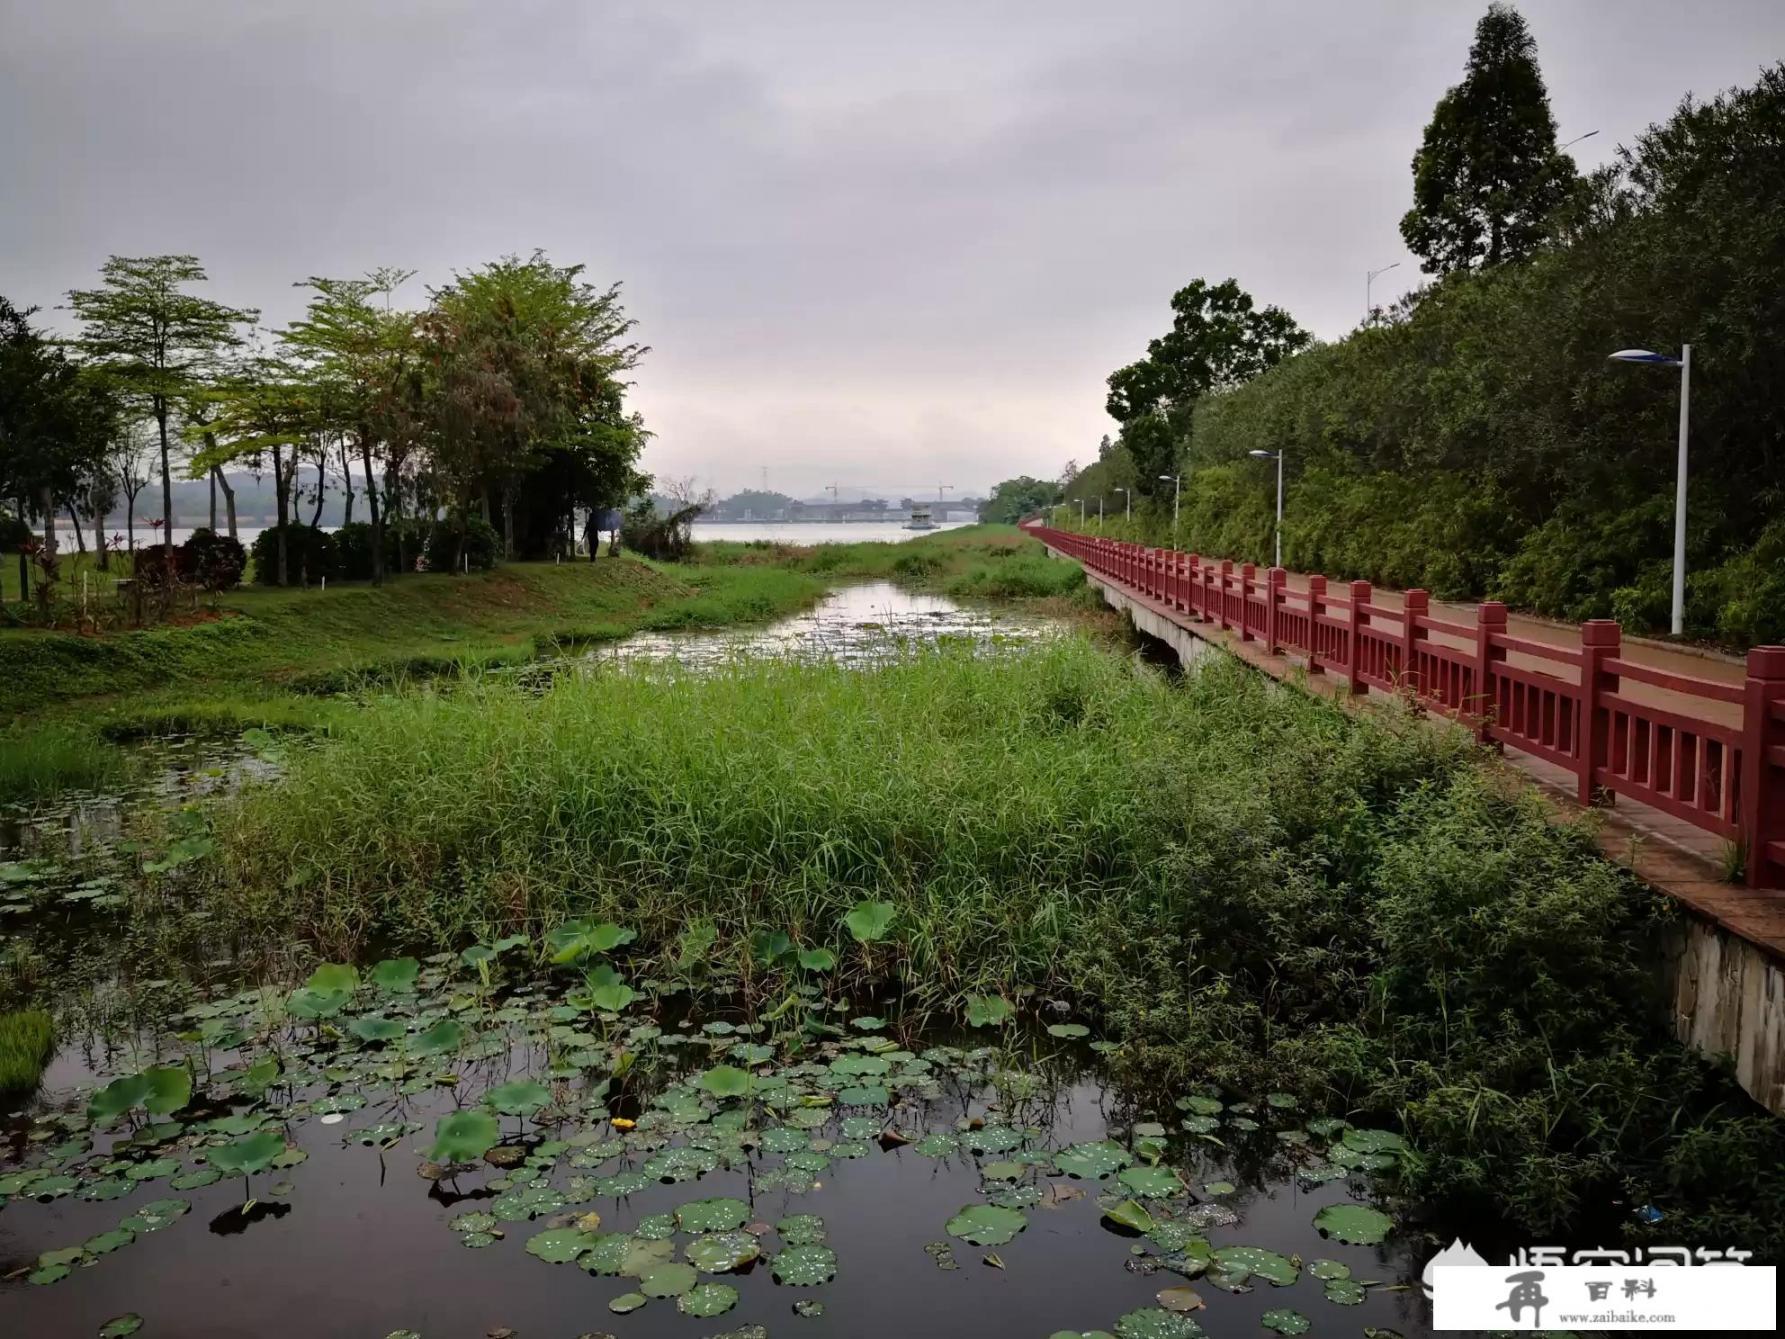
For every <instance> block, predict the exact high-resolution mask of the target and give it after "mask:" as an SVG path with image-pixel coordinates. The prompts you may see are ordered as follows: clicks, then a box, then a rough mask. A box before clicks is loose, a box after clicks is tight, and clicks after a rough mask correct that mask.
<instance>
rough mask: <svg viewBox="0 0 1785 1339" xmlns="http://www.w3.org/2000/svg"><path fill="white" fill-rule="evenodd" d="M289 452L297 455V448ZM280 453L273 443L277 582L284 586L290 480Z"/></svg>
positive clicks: (285, 581)
mask: <svg viewBox="0 0 1785 1339" xmlns="http://www.w3.org/2000/svg"><path fill="white" fill-rule="evenodd" d="M291 453H292V455H293V456H295V455H297V448H296V447H293V448H292V449H291ZM281 454H282V453H281V450H280V448H279V446H278V445H277V443H275V444H274V446H273V503H274V506H275V507H277V509H278V525H279V529H278V532H277V533H278V536H279V543H278V545H277V548H278V550H279V584H280V585H281V586H285V585H289V584H290V582H289V581H288V580H287V575H288V573H289V570H290V569H289V566H288V564H287V562H286V554H285V547H286V535H285V518H286V515H287V514H288V511H289V509H288V507H287V506H286V490H287V488H288V487H289V486H290V480H289V479H288V478H287V477H286V474H285V465H284V462H283V461H282V460H281V458H280V457H281Z"/></svg>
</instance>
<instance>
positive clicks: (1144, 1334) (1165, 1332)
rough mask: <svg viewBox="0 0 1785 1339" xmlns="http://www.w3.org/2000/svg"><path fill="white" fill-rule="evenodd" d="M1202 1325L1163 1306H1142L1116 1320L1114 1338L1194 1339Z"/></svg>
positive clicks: (1200, 1331)
mask: <svg viewBox="0 0 1785 1339" xmlns="http://www.w3.org/2000/svg"><path fill="white" fill-rule="evenodd" d="M1201 1333H1202V1327H1201V1326H1200V1325H1198V1324H1197V1323H1196V1322H1195V1321H1193V1320H1191V1319H1190V1318H1189V1317H1188V1316H1179V1315H1174V1314H1173V1313H1172V1312H1170V1311H1167V1310H1165V1309H1164V1308H1163V1307H1156V1306H1149V1307H1142V1308H1141V1309H1140V1310H1139V1311H1130V1312H1129V1313H1128V1314H1127V1315H1126V1316H1123V1317H1122V1318H1121V1319H1120V1320H1118V1321H1117V1322H1116V1339H1196V1336H1198V1335H1200V1334H1201Z"/></svg>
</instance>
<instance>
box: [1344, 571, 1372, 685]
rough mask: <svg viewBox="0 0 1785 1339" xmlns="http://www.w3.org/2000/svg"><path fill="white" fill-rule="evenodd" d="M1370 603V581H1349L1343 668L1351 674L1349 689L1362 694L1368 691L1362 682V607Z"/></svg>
mask: <svg viewBox="0 0 1785 1339" xmlns="http://www.w3.org/2000/svg"><path fill="white" fill-rule="evenodd" d="M1369 603H1370V583H1369V582H1367V581H1353V582H1352V583H1351V607H1350V610H1349V619H1350V635H1349V636H1348V637H1347V638H1346V639H1345V640H1346V643H1347V645H1346V647H1345V653H1346V654H1345V669H1346V671H1347V673H1349V674H1350V676H1351V691H1352V692H1353V693H1357V694H1363V693H1367V692H1369V691H1370V686H1369V685H1368V684H1367V683H1365V682H1364V638H1363V626H1364V607H1365V606H1366V605H1368V604H1369Z"/></svg>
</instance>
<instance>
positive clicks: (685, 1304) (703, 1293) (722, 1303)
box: [676, 1283, 738, 1318]
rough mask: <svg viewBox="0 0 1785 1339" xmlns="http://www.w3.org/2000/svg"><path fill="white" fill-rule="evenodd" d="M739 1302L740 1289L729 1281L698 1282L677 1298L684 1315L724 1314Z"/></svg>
mask: <svg viewBox="0 0 1785 1339" xmlns="http://www.w3.org/2000/svg"><path fill="white" fill-rule="evenodd" d="M737 1304H738V1290H737V1289H736V1288H734V1287H732V1286H731V1285H730V1284H728V1283H697V1284H695V1285H694V1286H693V1287H692V1288H690V1289H689V1290H688V1291H687V1292H685V1293H683V1294H682V1295H681V1296H680V1297H678V1298H676V1310H677V1311H680V1312H681V1313H682V1314H683V1315H684V1316H700V1317H703V1318H704V1317H707V1316H722V1315H724V1314H725V1313H726V1312H727V1311H730V1310H731V1309H732V1308H733V1307H734V1306H736V1305H737Z"/></svg>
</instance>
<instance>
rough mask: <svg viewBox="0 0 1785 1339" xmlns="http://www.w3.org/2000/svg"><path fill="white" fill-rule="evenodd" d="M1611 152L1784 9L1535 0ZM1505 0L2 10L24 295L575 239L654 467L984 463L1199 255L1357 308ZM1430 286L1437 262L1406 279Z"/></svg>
mask: <svg viewBox="0 0 1785 1339" xmlns="http://www.w3.org/2000/svg"><path fill="white" fill-rule="evenodd" d="M1524 8H1525V11H1526V14H1527V16H1528V17H1529V19H1530V21H1531V23H1532V26H1533V29H1534V30H1535V32H1536V34H1537V38H1538V42H1539V44H1540V47H1541V50H1542V54H1543V61H1544V68H1545V73H1546V75H1547V76H1548V79H1549V84H1550V90H1551V96H1552V101H1553V103H1554V106H1555V110H1556V115H1557V120H1558V122H1559V124H1560V125H1561V127H1562V131H1563V136H1564V138H1567V137H1570V136H1573V135H1577V134H1581V133H1584V132H1585V131H1587V130H1592V129H1598V130H1599V131H1600V132H1601V133H1600V134H1599V135H1598V136H1597V137H1596V138H1594V139H1592V140H1589V141H1587V142H1586V143H1585V144H1583V145H1581V146H1579V149H1578V150H1577V152H1579V153H1580V154H1581V156H1582V161H1583V163H1592V162H1596V161H1600V160H1602V159H1603V158H1605V157H1608V156H1609V155H1610V154H1611V152H1612V151H1613V150H1614V149H1615V147H1616V145H1617V144H1618V143H1619V142H1620V141H1628V140H1629V139H1631V138H1632V137H1633V136H1634V135H1636V134H1637V133H1638V132H1640V130H1641V129H1642V128H1643V127H1644V126H1645V125H1647V124H1648V123H1649V122H1651V121H1653V120H1656V119H1658V118H1661V117H1663V116H1665V115H1667V114H1668V112H1669V111H1671V109H1672V108H1673V106H1674V105H1675V104H1676V103H1677V101H1678V100H1679V98H1680V97H1681V96H1682V95H1684V94H1685V93H1686V92H1687V91H1688V90H1692V91H1696V92H1698V93H1700V94H1708V93H1711V92H1714V91H1716V90H1717V89H1719V88H1722V87H1726V86H1729V85H1731V84H1735V83H1740V82H1744V81H1747V80H1749V79H1751V78H1752V77H1753V75H1754V73H1755V71H1756V70H1757V69H1758V68H1759V66H1760V65H1762V64H1763V63H1766V62H1768V61H1772V60H1776V59H1778V58H1779V57H1780V56H1781V55H1785V9H1781V7H1780V6H1778V5H1777V4H1776V3H1771V2H1770V0H1751V2H1750V0H1726V2H1725V3H1718V4H1712V5H1707V6H1704V7H1701V8H1700V9H1699V10H1695V11H1694V12H1693V21H1692V22H1691V23H1690V24H1682V23H1681V22H1680V21H1679V10H1678V7H1677V5H1675V4H1664V3H1659V2H1658V0H1624V2H1623V3H1612V2H1610V0H1541V2H1533V3H1528V4H1526V5H1525V6H1524ZM1479 9H1480V6H1479V5H1476V4H1474V3H1470V4H1421V3H1409V2H1406V0H1402V2H1400V3H1396V2H1394V0H1375V2H1372V3H1354V4H1349V5H1343V6H1336V5H1313V4H1309V3H1306V2H1305V0H1302V2H1301V3H1284V2H1282V0H1267V2H1265V3H1248V4H1244V5H1236V4H1231V3H1198V4H1189V3H1182V0H1178V2H1176V3H1173V2H1171V0H1156V2H1151V3H1140V2H1138V0H1137V2H1136V3H1117V4H1112V5H1104V6H1091V5H1085V4H1082V3H1071V4H1067V3H1032V2H1025V3H1001V2H1000V3H977V4H965V5H963V4H959V3H956V4H947V5H944V4H933V3H910V2H908V3H905V4H901V5H896V6H887V5H881V6H867V5H862V4H854V3H839V2H838V0H802V2H787V3H777V4H766V3H726V4H721V3H704V4H702V3H694V4H682V5H676V6H654V5H646V4H643V3H630V4H620V3H583V2H579V0H522V2H520V3H515V2H514V0H510V2H509V3H503V4H488V3H470V2H469V0H445V2H442V0H428V2H426V3H423V2H422V0H390V2H388V3H366V2H364V0H360V2H358V3H349V2H346V0H310V3H301V4H300V3H282V2H280V3H275V2H274V0H256V3H251V4H244V3H240V0H235V2H234V3H229V2H226V0H215V2H211V0H156V3H154V4H150V5H144V4H140V3H101V2H100V0H34V2H31V3H26V2H24V0H0V128H3V130H0V189H3V190H4V192H5V197H6V208H5V210H4V212H3V213H0V292H4V293H6V294H7V295H8V296H10V297H12V298H14V299H15V300H17V301H27V302H38V303H43V304H45V305H46V306H47V305H51V304H53V303H54V302H55V301H56V300H58V298H59V295H60V293H61V292H62V291H63V290H64V289H67V288H69V287H71V286H74V285H76V284H82V283H86V282H88V281H89V279H90V278H91V276H92V274H93V272H94V270H95V269H96V268H97V266H98V264H99V262H100V261H101V260H103V259H104V257H105V256H106V255H107V254H109V253H111V252H122V253H126V254H141V253H147V252H152V251H160V250H181V251H192V252H195V253H196V254H198V255H200V256H201V257H202V258H203V259H204V260H205V262H206V263H207V265H208V266H209V267H210V270H211V273H212V275H213V278H214V280H215V285H214V286H215V289H216V291H217V294H218V295H219V296H222V297H225V298H227V299H229V300H232V301H238V302H243V303H251V304H254V305H258V306H261V307H262V308H264V309H265V310H266V312H267V314H268V317H269V319H271V320H274V321H278V320H283V319H286V318H288V317H289V316H291V315H293V314H294V313H295V310H296V307H297V301H298V299H297V296H296V294H295V293H294V292H293V290H292V289H291V288H290V284H291V282H292V281H293V280H296V279H300V278H302V277H303V276H305V275H308V274H313V273H324V274H347V273H355V272H358V271H360V270H363V269H366V268H369V267H371V266H374V265H378V264H387V263H400V264H404V265H408V266H412V267H414V268H416V269H418V270H419V271H420V272H421V273H420V277H419V278H418V280H417V281H416V292H415V297H416V300H418V301H419V300H420V299H421V297H422V285H423V284H425V283H428V282H435V283H438V282H440V281H442V280H444V279H445V278H446V277H447V276H448V275H449V274H450V272H451V271H452V270H453V269H454V268H464V267H467V266H470V265H474V264H477V263H479V262H480V261H483V260H485V259H488V258H491V257H493V256H495V255H499V254H502V253H506V252H514V251H518V252H525V251H528V250H530V249H532V248H533V247H536V246H538V247H544V248H546V249H547V250H548V251H549V252H550V253H551V254H552V255H553V257H554V258H556V259H558V260H560V261H567V260H577V261H582V262H585V263H587V264H588V266H589V268H590V270H591V272H592V273H593V274H594V275H596V276H597V277H600V278H603V279H607V278H618V279H622V280H624V281H625V282H626V285H627V291H628V294H629V301H630V305H631V307H632V309H633V311H634V313H635V314H636V315H637V316H638V317H639V319H640V322H641V334H642V335H643V337H644V338H645V339H646V340H647V341H648V342H649V343H650V344H651V345H652V346H653V347H654V352H653V353H652V355H651V357H650V358H649V360H648V361H647V363H646V365H645V366H644V367H643V368H642V369H641V370H640V373H639V378H638V387H637V391H636V400H637V403H638V404H639V406H640V407H641V408H642V409H643V410H644V412H645V414H646V416H647V418H648V420H649V422H650V424H651V426H652V427H653V428H654V429H655V430H656V431H657V432H658V434H659V437H658V440H657V441H656V442H655V443H654V444H653V446H652V448H651V450H650V452H649V455H648V457H647V460H646V464H647V466H648V467H649V468H652V469H654V470H657V471H658V472H660V473H662V474H665V475H677V476H680V475H686V474H698V475H700V476H702V479H703V481H704V482H710V483H712V484H714V485H716V486H718V487H720V488H721V489H725V490H729V489H731V488H735V487H738V486H741V485H743V484H745V483H754V482H756V480H757V477H758V469H759V467H762V466H767V467H768V468H769V471H770V481H771V483H772V484H774V485H776V486H779V487H783V488H786V489H789V490H791V491H796V492H800V493H809V492H811V491H813V490H814V489H816V488H817V487H818V486H819V485H821V484H823V483H826V482H829V481H831V480H833V479H836V480H839V481H841V482H842V483H844V484H845V486H848V485H850V484H855V485H860V486H873V487H880V488H885V489H898V490H904V489H908V488H915V487H918V486H920V485H922V484H925V483H933V482H937V481H940V482H945V483H951V484H955V485H957V486H959V487H962V488H972V489H979V488H984V487H985V486H986V485H987V484H989V483H990V482H991V481H993V480H996V479H998V478H1001V477H1004V476H1005V475H1008V474H1011V473H1015V472H1018V471H1031V472H1038V471H1039V472H1045V471H1052V470H1055V469H1057V468H1058V467H1059V465H1060V464H1061V463H1062V462H1063V461H1064V460H1065V459H1066V458H1067V457H1069V456H1077V457H1079V458H1080V459H1084V458H1085V457H1087V456H1088V455H1090V454H1091V453H1092V452H1094V450H1095V443H1096V440H1097V437H1098V436H1099V434H1101V433H1102V432H1103V431H1105V430H1106V428H1107V427H1108V426H1109V425H1108V423H1107V420H1106V419H1105V418H1104V416H1103V413H1102V400H1103V396H1102V378H1103V376H1104V375H1105V374H1106V373H1107V372H1108V371H1109V370H1110V369H1111V368H1112V367H1114V366H1116V365H1118V364H1120V363H1122V362H1124V361H1127V360H1128V359H1130V358H1132V357H1134V356H1135V355H1136V354H1137V353H1138V352H1139V350H1140V348H1141V346H1142V345H1143V344H1144V342H1145V340H1146V339H1147V338H1148V337H1149V336H1151V335H1153V334H1156V333H1158V330H1159V329H1160V328H1161V326H1162V324H1163V319H1164V313H1165V301H1166V299H1167V297H1168V296H1169V294H1170V292H1171V291H1172V289H1173V288H1175V287H1177V286H1178V285H1180V284H1182V283H1184V282H1186V281H1187V280H1188V279H1190V278H1192V277H1195V276H1197V275H1210V276H1217V277H1224V276H1226V275H1228V274H1232V275H1235V276H1237V277H1238V278H1239V279H1240V280H1241V282H1242V283H1244V284H1245V285H1246V286H1247V287H1249V288H1250V289H1251V290H1252V291H1253V292H1254V293H1256V294H1257V295H1258V296H1259V297H1260V298H1261V299H1262V300H1266V301H1271V302H1277V303H1280V304H1282V305H1284V306H1286V307H1288V308H1289V309H1290V310H1291V311H1292V312H1294V313H1295V314H1296V315H1297V316H1298V317H1299V318H1300V319H1301V320H1302V321H1303V322H1304V323H1305V324H1307V325H1309V326H1311V327H1312V328H1313V329H1315V330H1316V331H1318V332H1319V333H1321V334H1322V335H1326V336H1334V335H1338V334H1341V333H1343V332H1344V331H1345V330H1346V329H1347V328H1349V327H1350V326H1351V325H1353V324H1354V323H1355V322H1356V320H1357V319H1358V317H1359V315H1361V310H1362V305H1363V271H1364V270H1365V268H1367V267H1374V266H1381V265H1386V264H1388V263H1389V262H1391V261H1394V260H1401V261H1402V262H1403V265H1402V268H1401V269H1399V270H1396V271H1395V272H1394V273H1393V274H1392V275H1390V276H1388V277H1387V279H1385V280H1384V281H1382V282H1381V284H1380V286H1379V287H1378V290H1377V294H1378V298H1379V299H1385V298H1391V297H1393V296H1394V295H1395V294H1396V293H1397V292H1398V291H1400V289H1402V288H1404V287H1406V286H1409V285H1411V284H1413V283H1415V282H1417V280H1418V277H1419V276H1418V270H1417V266H1416V265H1415V264H1414V263H1413V262H1412V261H1411V258H1409V257H1407V256H1406V255H1405V253H1404V252H1403V250H1402V248H1401V246H1400V240H1399V234H1398V232H1397V230H1396V222H1397V220H1398V219H1399V216H1400V214H1401V212H1402V210H1403V209H1405V207H1406V202H1407V194H1408V170H1407V165H1408V161H1409V159H1410V158H1411V155H1412V152H1413V149H1414V147H1415V145H1416V144H1417V142H1418V137H1419V133H1420V130H1421V128H1422V126H1423V125H1424V123H1425V120H1426V118H1427V117H1428V116H1429V114H1430V111H1431V106H1432V103H1433V102H1434V101H1435V100H1436V98H1437V97H1438V95H1439V94H1440V93H1441V92H1442V91H1443V90H1444V88H1445V87H1447V86H1448V85H1449V84H1451V83H1453V82H1454V81H1455V80H1456V78H1457V77H1458V75H1459V74H1460V71H1461V68H1462V62H1463V58H1464V54H1465V52H1466V50H1467V47H1468V42H1469V37H1470V33H1471V31H1472V28H1473V25H1474V22H1475V19H1476V18H1477V17H1478V14H1479ZM1396 280H1398V281H1401V282H1400V283H1395V282H1393V281H1396Z"/></svg>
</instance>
